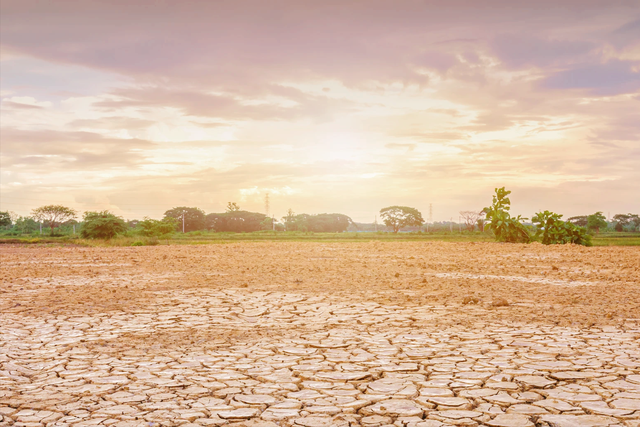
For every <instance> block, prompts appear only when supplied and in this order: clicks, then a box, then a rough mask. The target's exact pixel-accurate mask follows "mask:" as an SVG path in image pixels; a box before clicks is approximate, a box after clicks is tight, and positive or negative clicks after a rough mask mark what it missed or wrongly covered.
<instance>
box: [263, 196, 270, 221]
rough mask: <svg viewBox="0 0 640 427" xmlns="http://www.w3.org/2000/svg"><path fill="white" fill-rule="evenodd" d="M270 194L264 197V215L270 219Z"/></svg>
mask: <svg viewBox="0 0 640 427" xmlns="http://www.w3.org/2000/svg"><path fill="white" fill-rule="evenodd" d="M269 208H270V206H269V193H268V192H267V194H265V195H264V214H265V215H266V216H267V217H269Z"/></svg>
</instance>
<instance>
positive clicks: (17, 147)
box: [2, 128, 156, 174]
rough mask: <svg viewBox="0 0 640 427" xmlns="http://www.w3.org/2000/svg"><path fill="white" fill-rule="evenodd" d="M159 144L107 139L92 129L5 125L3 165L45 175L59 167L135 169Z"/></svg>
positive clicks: (66, 168) (137, 140) (72, 168)
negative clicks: (27, 127) (51, 128)
mask: <svg viewBox="0 0 640 427" xmlns="http://www.w3.org/2000/svg"><path fill="white" fill-rule="evenodd" d="M155 146H156V144H155V143H153V142H150V141H144V140H140V139H115V138H105V137H103V136H101V135H99V134H96V133H91V132H55V131H49V130H47V131H29V130H19V129H14V128H2V160H3V162H2V163H3V167H5V168H8V169H12V170H30V171H34V172H36V171H37V172H38V173H41V174H47V173H52V172H56V171H59V170H62V169H64V170H74V169H75V170H96V169H111V168H124V167H126V168H135V167H138V166H140V165H141V164H143V163H144V161H145V159H146V155H145V154H144V152H143V151H142V150H149V149H152V148H154V147H155Z"/></svg>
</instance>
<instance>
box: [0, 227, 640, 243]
mask: <svg viewBox="0 0 640 427" xmlns="http://www.w3.org/2000/svg"><path fill="white" fill-rule="evenodd" d="M374 240H377V241H396V242H403V241H410V242H429V241H444V242H493V241H494V239H493V236H491V235H490V234H489V233H481V232H474V233H466V232H463V233H443V232H439V233H398V234H393V233H387V232H378V233H354V232H347V233H313V232H295V231H292V232H273V231H258V232H254V233H213V232H197V231H196V232H191V233H186V234H182V233H175V234H173V235H171V236H169V237H167V238H149V237H140V236H119V237H116V238H114V239H112V240H110V241H103V240H89V239H81V238H79V237H74V236H61V237H49V236H46V235H43V236H29V237H14V236H0V243H13V244H76V245H80V246H132V245H134V246H136V245H139V246H143V245H144V246H146V245H158V244H160V245H167V244H169V245H171V244H173V245H176V244H177V245H185V244H186V245H202V244H215V243H232V242H242V241H278V242H280V241H282V242H287V241H290V242H305V241H308V242H367V241H374ZM592 242H593V245H594V246H640V233H601V234H599V235H597V236H593V239H592Z"/></svg>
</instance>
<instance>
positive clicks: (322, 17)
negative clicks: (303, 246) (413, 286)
mask: <svg viewBox="0 0 640 427" xmlns="http://www.w3.org/2000/svg"><path fill="white" fill-rule="evenodd" d="M0 12H1V13H0V17H1V37H0V41H1V54H2V56H1V63H0V64H1V70H0V77H1V99H2V107H1V108H2V110H1V121H0V123H1V126H0V132H1V133H0V140H1V143H2V145H1V154H2V156H1V161H2V164H1V174H2V175H1V182H0V184H1V188H0V190H1V204H0V209H2V210H12V211H15V212H17V213H19V214H27V213H28V212H29V211H30V210H31V209H32V208H34V207H37V206H40V205H43V204H50V203H56V204H65V205H67V206H70V207H73V208H76V209H78V210H81V211H84V210H103V209H109V210H111V211H113V212H116V213H117V214H119V215H123V216H124V217H126V218H141V217H143V216H151V217H155V218H158V217H161V216H162V213H163V212H164V211H165V210H167V209H169V208H171V207H174V206H182V205H186V206H198V207H200V208H202V209H203V210H205V211H206V212H207V213H208V212H221V211H224V209H225V206H226V204H227V202H229V201H235V202H237V203H238V204H239V205H240V206H241V207H242V208H243V209H247V210H254V211H264V194H265V193H266V192H269V193H270V195H271V207H272V212H273V213H275V214H276V216H278V217H281V216H283V215H284V214H285V212H286V210H287V209H288V208H292V209H293V210H294V211H295V212H296V213H302V212H306V213H322V212H340V213H345V214H347V215H350V216H351V217H352V218H353V219H354V220H356V221H367V222H371V221H373V218H374V215H375V214H376V213H377V212H378V211H379V210H380V208H382V207H385V206H388V205H393V204H400V205H408V206H412V207H416V208H418V209H419V210H421V211H422V212H423V215H424V216H425V217H427V216H428V209H429V204H430V203H432V204H433V219H434V220H435V221H438V220H448V219H449V218H450V217H454V219H456V220H457V216H458V211H460V210H471V209H480V208H482V207H483V206H486V205H488V204H490V202H491V195H492V193H493V189H494V187H501V186H507V188H509V189H511V190H513V195H512V196H513V197H512V203H513V205H514V209H513V211H514V212H515V213H522V214H524V215H525V216H529V217H531V215H532V214H533V213H534V212H535V211H538V210H540V209H549V210H553V211H557V212H559V213H563V214H565V217H566V216H572V215H578V214H590V213H593V212H595V211H604V212H605V215H606V214H607V213H608V212H611V215H613V214H615V213H622V212H624V213H626V212H630V211H631V212H636V213H640V212H639V211H640V188H639V186H638V183H639V182H640V1H638V0H629V1H616V0H606V1H593V0H553V1H551V0H536V1H519V0H505V1H492V0H482V1H478V0H467V1H462V0H438V1H429V0H424V1H409V0H389V1H375V0H362V1H348V0H339V1H331V0H329V1H327V0H323V1H300V0H291V1H264V0H257V1H242V0H232V1H214V0H211V1H205V0H200V1H197V0H182V1H132V0H126V1H125V0H112V1H89V0H82V1H80V0H75V1H67V0H56V1H31V0H3V1H2V3H1V11H0Z"/></svg>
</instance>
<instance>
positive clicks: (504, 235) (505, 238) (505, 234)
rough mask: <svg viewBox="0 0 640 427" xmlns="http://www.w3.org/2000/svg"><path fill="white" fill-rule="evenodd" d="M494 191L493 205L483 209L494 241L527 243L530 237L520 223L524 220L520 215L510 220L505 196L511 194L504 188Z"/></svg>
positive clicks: (507, 201) (509, 202) (507, 198)
mask: <svg viewBox="0 0 640 427" xmlns="http://www.w3.org/2000/svg"><path fill="white" fill-rule="evenodd" d="M495 190H496V194H495V196H493V204H492V205H491V206H490V207H488V208H484V210H483V211H484V212H485V213H486V214H487V217H486V218H487V221H489V226H490V228H491V231H493V234H494V235H495V236H496V240H497V241H498V242H508V243H529V242H530V241H531V236H530V235H529V231H528V230H527V228H526V227H525V225H524V224H523V223H522V221H524V220H525V219H526V218H522V217H521V216H520V215H518V216H517V217H514V218H512V217H511V215H510V214H509V210H510V209H511V206H510V205H511V200H509V197H507V196H508V195H509V194H511V191H508V190H505V189H504V187H502V188H496V189H495Z"/></svg>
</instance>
